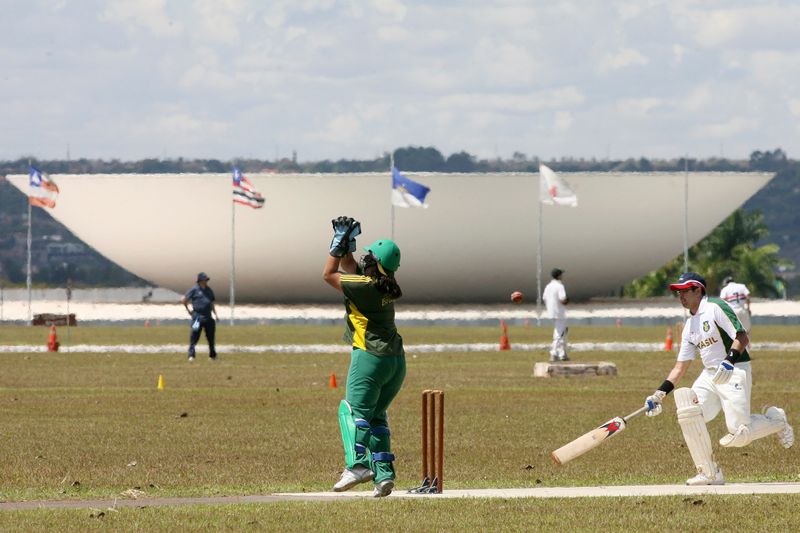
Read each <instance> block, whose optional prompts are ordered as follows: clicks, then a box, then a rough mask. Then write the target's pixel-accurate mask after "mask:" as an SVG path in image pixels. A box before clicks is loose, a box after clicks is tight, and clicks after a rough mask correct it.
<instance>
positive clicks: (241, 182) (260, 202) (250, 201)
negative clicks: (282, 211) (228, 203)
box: [233, 167, 264, 209]
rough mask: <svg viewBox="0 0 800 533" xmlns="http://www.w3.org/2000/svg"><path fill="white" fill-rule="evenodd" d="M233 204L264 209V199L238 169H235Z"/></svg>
mask: <svg viewBox="0 0 800 533" xmlns="http://www.w3.org/2000/svg"><path fill="white" fill-rule="evenodd" d="M233 203H235V204H242V205H249V206H250V207H252V208H253V209H260V208H262V207H264V197H263V196H261V193H260V192H258V191H257V190H256V188H255V187H253V184H252V183H250V180H249V179H247V178H245V177H244V175H243V174H242V173H241V172H240V171H239V169H238V168H236V167H233Z"/></svg>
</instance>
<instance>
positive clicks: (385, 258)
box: [364, 239, 400, 272]
mask: <svg viewBox="0 0 800 533" xmlns="http://www.w3.org/2000/svg"><path fill="white" fill-rule="evenodd" d="M364 250H366V251H368V252H372V255H374V256H375V258H376V259H377V260H378V262H379V263H380V264H381V266H382V267H383V268H385V269H386V270H391V271H392V272H395V271H396V270H397V269H398V268H400V248H398V247H397V245H396V244H395V242H394V241H393V240H390V239H378V240H377V241H375V242H373V243H372V244H370V245H369V246H367V247H366V248H364Z"/></svg>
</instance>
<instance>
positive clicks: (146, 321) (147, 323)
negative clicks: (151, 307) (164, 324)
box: [144, 320, 150, 328]
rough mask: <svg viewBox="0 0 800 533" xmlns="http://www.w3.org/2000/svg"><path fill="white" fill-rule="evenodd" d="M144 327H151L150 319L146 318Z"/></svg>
mask: <svg viewBox="0 0 800 533" xmlns="http://www.w3.org/2000/svg"><path fill="white" fill-rule="evenodd" d="M144 327H146V328H149V327H150V321H149V320H145V321H144Z"/></svg>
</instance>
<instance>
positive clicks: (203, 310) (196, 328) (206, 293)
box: [181, 272, 219, 363]
mask: <svg viewBox="0 0 800 533" xmlns="http://www.w3.org/2000/svg"><path fill="white" fill-rule="evenodd" d="M208 280H209V277H208V276H207V275H206V273H205V272H200V273H199V274H198V275H197V284H196V285H195V286H194V287H192V288H191V289H189V290H188V291H187V292H186V294H185V295H184V296H183V298H181V303H182V304H183V306H184V307H185V308H186V312H187V313H189V316H191V317H192V330H191V333H190V334H189V362H190V363H191V362H192V361H194V356H195V345H196V344H197V341H199V340H200V333H201V332H202V331H203V330H205V332H206V340H208V356H209V357H210V358H211V360H212V361H214V360H216V359H217V349H216V346H215V345H214V337H215V333H216V329H217V323H216V322H215V321H214V318H213V317H212V314H213V315H214V316H216V318H217V320H219V315H217V309H216V307H214V291H213V290H211V287H209V286H208ZM189 302H191V303H192V309H189Z"/></svg>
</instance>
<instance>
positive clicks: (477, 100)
mask: <svg viewBox="0 0 800 533" xmlns="http://www.w3.org/2000/svg"><path fill="white" fill-rule="evenodd" d="M584 100H585V97H584V95H583V93H582V92H581V91H580V90H578V89H577V88H576V87H563V88H560V89H555V90H551V91H539V92H534V93H529V94H502V93H497V94H491V93H481V94H476V93H462V94H454V95H448V96H444V97H442V98H441V99H440V100H439V103H438V104H437V107H441V108H443V109H462V110H464V109H473V110H475V109H491V110H493V111H502V112H512V113H532V112H537V111H542V110H546V109H561V108H564V107H574V106H578V105H580V104H581V103H583V102H584Z"/></svg>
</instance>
